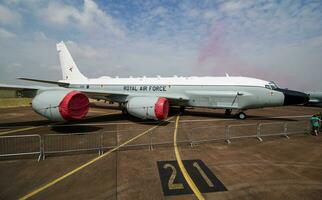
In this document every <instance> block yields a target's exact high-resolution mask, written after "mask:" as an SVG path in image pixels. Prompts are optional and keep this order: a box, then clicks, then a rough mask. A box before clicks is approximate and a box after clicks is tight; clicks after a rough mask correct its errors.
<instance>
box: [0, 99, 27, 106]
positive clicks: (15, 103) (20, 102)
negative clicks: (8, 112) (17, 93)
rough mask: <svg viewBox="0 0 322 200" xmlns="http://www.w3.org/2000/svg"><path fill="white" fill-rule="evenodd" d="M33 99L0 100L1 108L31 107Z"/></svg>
mask: <svg viewBox="0 0 322 200" xmlns="http://www.w3.org/2000/svg"><path fill="white" fill-rule="evenodd" d="M30 103H31V98H0V108H11V107H23V106H30Z"/></svg>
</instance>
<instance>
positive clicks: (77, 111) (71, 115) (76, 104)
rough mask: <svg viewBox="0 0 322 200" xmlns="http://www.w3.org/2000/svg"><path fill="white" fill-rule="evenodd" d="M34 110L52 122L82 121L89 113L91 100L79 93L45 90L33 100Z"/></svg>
mask: <svg viewBox="0 0 322 200" xmlns="http://www.w3.org/2000/svg"><path fill="white" fill-rule="evenodd" d="M32 108H33V109H34V110H35V112H37V113H38V114H40V115H42V116H44V117H46V118H47V119H49V120H52V121H72V120H80V119H83V118H84V117H85V116H86V114H87V112H88V109H89V100H88V97H87V96H86V95H85V94H83V93H81V92H79V91H70V90H45V91H40V92H39V93H38V94H37V95H36V96H35V98H34V99H33V100H32Z"/></svg>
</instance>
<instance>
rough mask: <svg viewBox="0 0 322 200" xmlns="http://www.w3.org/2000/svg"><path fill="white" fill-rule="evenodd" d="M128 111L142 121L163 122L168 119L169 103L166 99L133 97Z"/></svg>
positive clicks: (128, 104)
mask: <svg viewBox="0 0 322 200" xmlns="http://www.w3.org/2000/svg"><path fill="white" fill-rule="evenodd" d="M126 109H127V112H128V113H129V114H130V115H133V116H135V117H138V118H141V119H154V120H163V119H165V118H167V117H168V112H169V102H168V100H167V99H166V98H164V97H132V98H130V99H129V100H128V102H127V104H126Z"/></svg>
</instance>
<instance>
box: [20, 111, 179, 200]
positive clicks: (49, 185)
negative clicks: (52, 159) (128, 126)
mask: <svg viewBox="0 0 322 200" xmlns="http://www.w3.org/2000/svg"><path fill="white" fill-rule="evenodd" d="M172 118H173V117H170V118H168V119H167V120H166V121H164V122H161V123H159V124H158V125H156V126H153V127H152V128H149V129H148V130H146V131H144V132H143V133H140V134H139V135H137V136H135V137H133V138H132V139H130V140H128V141H126V142H124V143H123V144H121V145H119V146H117V147H115V148H113V149H111V150H109V151H108V152H106V153H104V154H102V155H100V156H98V157H96V158H94V159H92V160H90V161H89V162H87V163H85V164H83V165H81V166H79V167H77V168H76V169H74V170H72V171H70V172H68V173H67V174H65V175H63V176H61V177H59V178H57V179H55V180H53V181H51V182H49V183H47V184H45V185H43V186H41V187H40V188H38V189H36V190H34V191H32V192H30V193H29V194H26V195H25V196H23V197H21V198H19V199H20V200H23V199H28V198H30V197H32V196H34V195H36V194H38V193H39V192H41V191H43V190H45V189H47V188H49V187H51V186H53V185H55V184H56V183H58V182H60V181H62V180H63V179H65V178H67V177H69V176H71V175H73V174H75V173H76V172H78V171H80V170H82V169H84V168H85V167H87V166H89V165H91V164H93V163H94V162H96V161H98V160H100V159H102V158H104V157H106V156H107V155H109V154H111V153H112V152H114V151H116V150H118V149H119V148H121V147H123V146H125V145H127V144H129V143H130V142H133V141H134V140H136V139H138V138H140V137H142V136H143V135H145V134H147V133H149V132H150V131H152V130H154V129H155V128H157V127H159V126H160V125H162V124H164V123H165V122H168V121H169V120H171V119H172Z"/></svg>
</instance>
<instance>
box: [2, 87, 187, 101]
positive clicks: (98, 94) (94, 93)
mask: <svg viewBox="0 0 322 200" xmlns="http://www.w3.org/2000/svg"><path fill="white" fill-rule="evenodd" d="M53 88H59V89H69V90H77V91H80V92H83V93H84V94H86V95H87V96H88V97H90V98H94V99H95V98H102V99H105V98H111V99H115V100H116V101H125V100H126V98H127V97H128V96H130V95H132V94H129V93H125V92H123V91H113V90H95V89H83V88H63V87H45V86H24V85H7V84H0V90H1V89H2V90H15V91H17V92H18V93H20V95H19V96H26V97H34V96H35V95H36V93H37V91H38V90H46V89H53ZM24 93H28V95H24ZM135 96H153V94H147V93H137V94H135ZM160 96H162V97H165V98H167V99H169V100H173V101H188V100H189V98H188V97H187V96H185V95H178V94H164V95H160Z"/></svg>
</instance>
